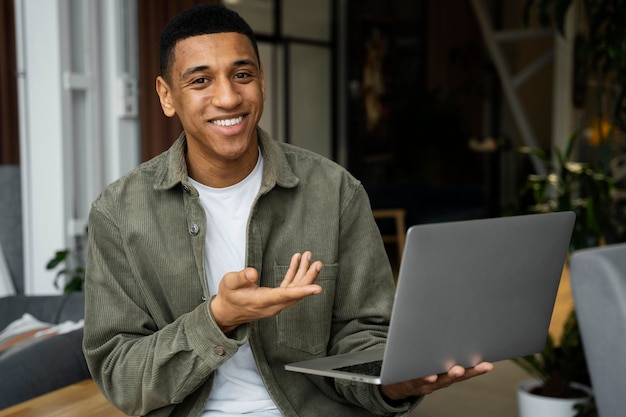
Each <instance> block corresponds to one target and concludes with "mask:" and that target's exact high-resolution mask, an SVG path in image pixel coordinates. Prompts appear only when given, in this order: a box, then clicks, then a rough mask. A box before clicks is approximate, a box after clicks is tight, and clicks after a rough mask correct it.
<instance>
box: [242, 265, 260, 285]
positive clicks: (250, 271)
mask: <svg viewBox="0 0 626 417" xmlns="http://www.w3.org/2000/svg"><path fill="white" fill-rule="evenodd" d="M243 273H244V276H245V277H246V279H247V280H248V281H249V282H256V281H257V279H259V273H258V272H257V270H256V269H254V268H246V269H244V270H243Z"/></svg>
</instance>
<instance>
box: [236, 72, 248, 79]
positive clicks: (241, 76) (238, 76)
mask: <svg viewBox="0 0 626 417" xmlns="http://www.w3.org/2000/svg"><path fill="white" fill-rule="evenodd" d="M250 77H251V75H250V74H248V73H247V72H238V73H236V74H235V79H237V80H245V79H246V78H250Z"/></svg>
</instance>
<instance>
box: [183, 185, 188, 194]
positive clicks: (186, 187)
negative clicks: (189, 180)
mask: <svg viewBox="0 0 626 417" xmlns="http://www.w3.org/2000/svg"><path fill="white" fill-rule="evenodd" d="M183 191H185V192H186V193H188V192H189V186H188V185H187V184H183Z"/></svg>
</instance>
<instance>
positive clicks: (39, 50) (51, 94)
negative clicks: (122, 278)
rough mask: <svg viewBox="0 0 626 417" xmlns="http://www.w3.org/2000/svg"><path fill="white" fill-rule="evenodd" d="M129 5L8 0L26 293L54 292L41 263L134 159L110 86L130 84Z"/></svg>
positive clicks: (134, 125)
mask: <svg viewBox="0 0 626 417" xmlns="http://www.w3.org/2000/svg"><path fill="white" fill-rule="evenodd" d="M133 5H134V1H133V0H127V1H126V0H107V1H106V2H105V1H99V0H15V10H16V30H17V43H18V44H17V54H18V75H19V78H18V92H19V107H20V152H21V161H20V166H21V170H22V207H23V220H22V221H23V230H24V279H25V285H24V289H25V293H27V294H49V293H57V292H59V290H58V289H56V288H54V286H53V281H54V276H55V272H51V271H46V270H45V265H46V263H47V261H48V260H49V259H50V258H51V257H52V256H53V254H54V252H55V251H57V250H60V249H64V248H67V247H70V248H71V247H72V246H73V245H74V243H75V240H76V239H75V238H76V237H77V236H80V235H82V234H83V233H84V226H85V224H86V218H87V214H88V210H89V206H90V202H91V201H92V200H93V198H94V197H95V196H96V195H97V194H98V193H99V191H100V190H101V189H102V187H103V186H104V185H105V184H106V183H108V182H110V181H112V180H113V179H115V178H117V177H119V176H120V175H122V174H123V173H124V172H126V171H128V170H129V169H131V168H132V167H134V166H136V164H137V163H138V161H139V134H138V133H139V130H138V129H139V128H138V119H137V114H136V112H133V111H132V105H131V106H130V111H126V110H123V109H126V106H123V105H122V104H123V99H124V97H123V96H122V95H121V90H120V89H119V88H117V87H118V85H120V84H121V83H120V81H119V80H120V79H126V80H130V84H131V85H132V83H133V82H134V81H136V66H134V64H133V62H132V60H130V61H129V59H127V55H125V54H126V51H127V50H128V49H129V48H130V50H131V51H132V50H133V46H134V43H133V42H134V39H132V38H130V37H129V36H128V35H127V34H129V33H134V32H135V31H136V29H135V27H132V25H133V22H134V20H135V19H133V18H132V17H133V16H132V13H133V12H134V8H133ZM127 90H129V91H128V92H129V95H128V96H127V97H126V99H127V100H128V102H129V103H130V104H132V103H134V102H136V97H133V92H132V89H127ZM127 104H128V103H127ZM135 108H136V106H135Z"/></svg>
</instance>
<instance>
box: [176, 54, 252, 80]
mask: <svg viewBox="0 0 626 417" xmlns="http://www.w3.org/2000/svg"><path fill="white" fill-rule="evenodd" d="M245 65H252V66H254V67H258V64H257V63H256V61H254V60H252V59H238V60H237V61H234V62H233V64H232V66H233V67H241V66H245ZM209 68H210V67H209V66H208V65H197V66H195V67H190V68H187V69H186V70H185V71H184V72H183V73H182V74H181V76H180V79H181V80H183V79H185V78H187V77H190V76H191V75H193V74H195V73H196V72H202V71H206V70H208V69H209Z"/></svg>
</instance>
